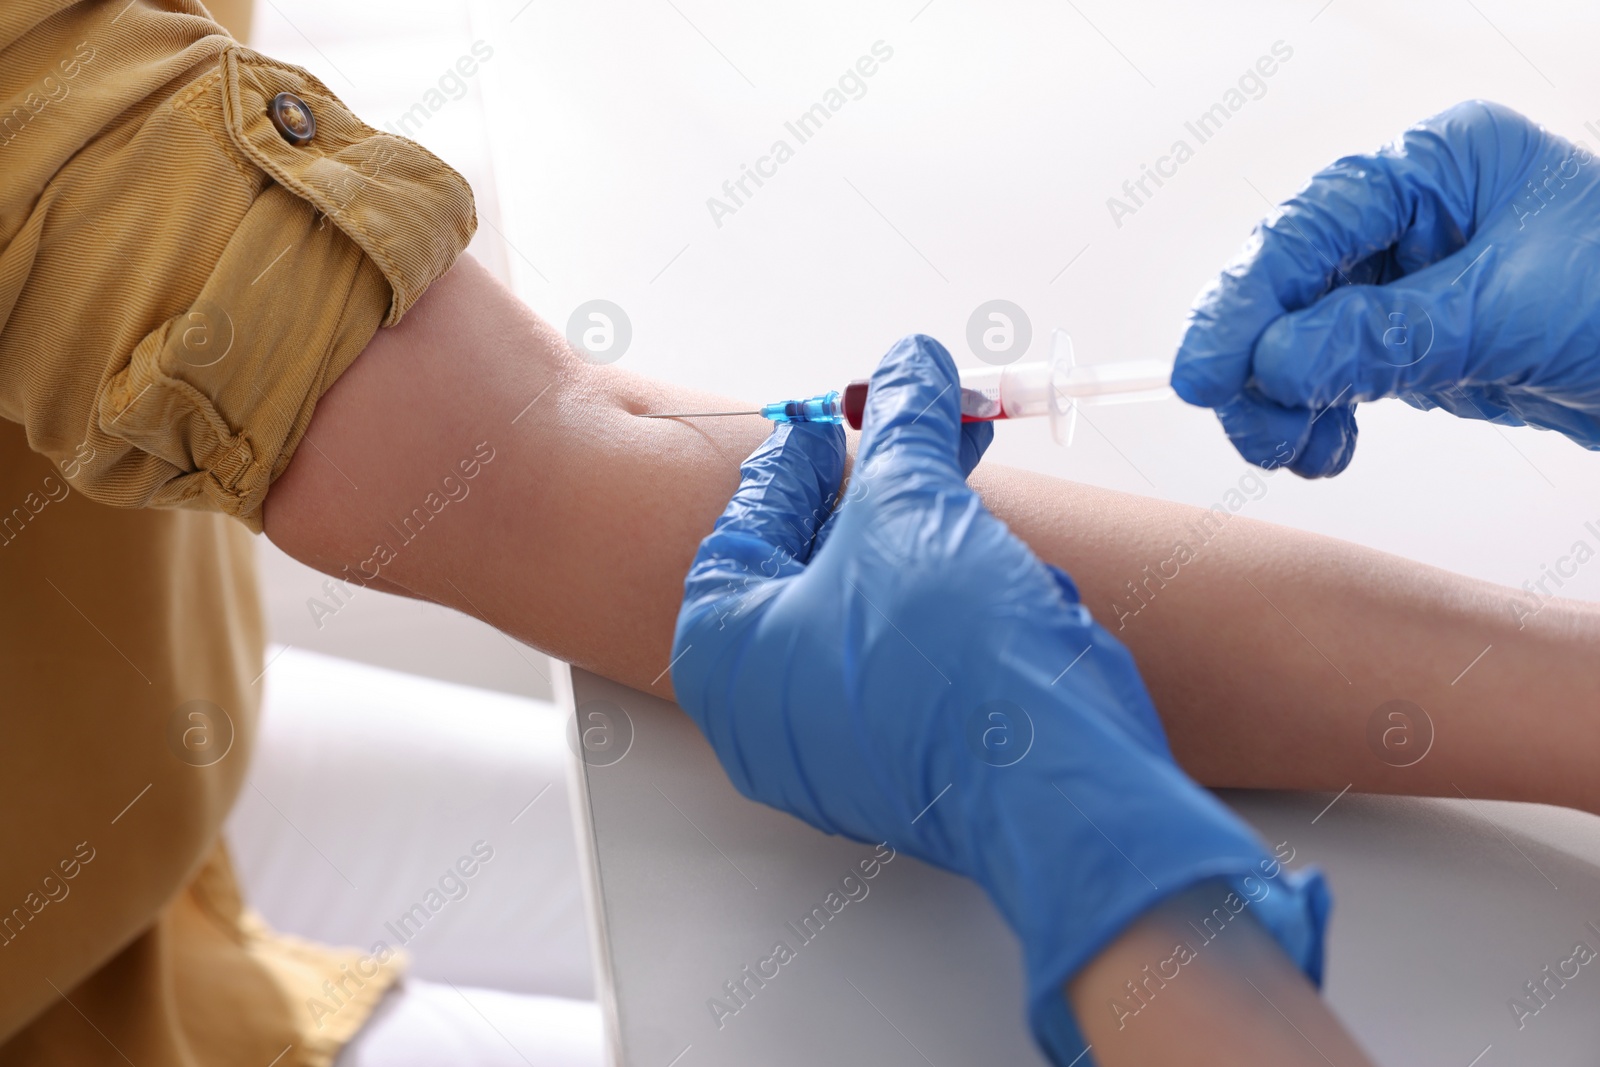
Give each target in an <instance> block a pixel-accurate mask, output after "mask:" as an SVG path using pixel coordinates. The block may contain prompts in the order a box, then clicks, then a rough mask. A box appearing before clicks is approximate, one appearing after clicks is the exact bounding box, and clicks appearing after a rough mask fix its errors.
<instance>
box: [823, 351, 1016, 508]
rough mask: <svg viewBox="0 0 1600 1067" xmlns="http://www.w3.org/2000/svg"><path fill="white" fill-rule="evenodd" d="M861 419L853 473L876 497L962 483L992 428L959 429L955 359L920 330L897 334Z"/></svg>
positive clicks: (876, 378) (874, 374)
mask: <svg viewBox="0 0 1600 1067" xmlns="http://www.w3.org/2000/svg"><path fill="white" fill-rule="evenodd" d="M968 425H973V426H976V425H977V424H968ZM862 426H863V433H862V437H861V449H860V451H859V452H858V453H857V456H856V468H855V472H854V475H853V478H854V479H859V480H860V481H861V482H862V483H863V487H864V489H865V492H866V493H867V494H868V495H869V496H871V497H874V498H881V495H882V493H883V492H891V493H892V492H895V491H898V490H905V489H910V488H919V489H920V488H926V487H928V486H929V485H934V486H956V485H964V484H965V483H966V476H967V472H968V471H969V470H970V469H971V467H972V466H973V465H975V464H976V463H977V461H978V459H979V458H980V457H981V455H982V453H983V450H984V449H985V448H986V447H987V446H988V443H989V440H990V438H991V437H992V435H993V430H992V429H991V430H990V431H989V433H988V434H985V433H984V432H983V430H981V429H976V428H975V429H973V430H964V429H963V424H962V422H961V381H960V377H959V375H958V374H957V372H956V365H955V361H954V360H953V359H951V358H950V353H949V352H947V351H946V350H945V347H944V345H942V344H940V343H939V342H938V341H936V340H934V339H933V338H931V337H927V336H924V335H922V334H915V335H913V336H910V337H905V338H902V339H901V340H899V341H898V342H896V343H895V346H894V347H893V348H891V349H890V350H889V352H888V354H887V355H885V356H884V357H883V360H882V362H880V363H879V364H878V368H877V369H876V370H875V371H873V372H872V385H871V388H870V390H869V391H868V393H867V408H866V413H865V415H864V417H863V420H862ZM852 488H854V487H852Z"/></svg>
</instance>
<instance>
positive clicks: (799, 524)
mask: <svg viewBox="0 0 1600 1067" xmlns="http://www.w3.org/2000/svg"><path fill="white" fill-rule="evenodd" d="M843 476H844V431H843V430H842V429H841V428H840V427H838V426H834V425H829V424H825V423H780V424H778V425H777V426H776V427H775V428H774V429H773V431H772V435H771V436H770V437H768V438H767V440H766V441H765V442H763V443H762V445H761V447H759V448H757V449H756V450H755V452H753V453H751V455H750V458H749V459H747V460H745V461H744V463H743V465H742V466H741V467H740V468H739V488H738V489H737V490H736V491H735V492H734V494H733V499H732V500H730V501H728V506H727V508H726V509H725V510H724V511H723V513H722V517H721V518H719V519H718V520H717V523H716V525H715V526H714V527H713V528H712V531H711V534H710V536H708V537H707V538H706V539H705V540H704V541H702V542H700V550H699V552H698V553H696V555H695V558H694V562H693V563H692V564H691V565H690V568H689V577H688V579H687V581H686V582H685V587H684V594H685V605H686V607H687V606H688V605H689V604H692V603H695V602H697V601H699V600H702V599H704V598H707V597H721V596H724V595H727V594H728V593H734V592H741V591H744V590H746V589H749V588H750V587H752V586H753V585H759V584H761V583H764V582H767V581H771V580H772V579H774V578H781V577H784V576H786V575H789V574H794V573H798V572H799V571H800V570H803V569H804V566H805V564H806V562H807V561H808V560H809V559H810V558H811V553H812V546H813V543H814V540H815V538H816V535H817V531H818V530H819V529H820V528H821V527H822V525H823V523H824V522H826V521H827V519H828V516H829V515H830V514H831V513H832V510H833V502H834V497H835V496H837V494H838V492H839V483H840V481H841V479H842V478H843Z"/></svg>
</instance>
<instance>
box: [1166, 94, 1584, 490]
mask: <svg viewBox="0 0 1600 1067" xmlns="http://www.w3.org/2000/svg"><path fill="white" fill-rule="evenodd" d="M1597 275H1600V164H1597V163H1596V162H1595V160H1594V157H1593V156H1592V155H1591V154H1590V153H1589V152H1587V151H1585V150H1584V149H1582V148H1577V147H1574V146H1573V145H1572V144H1571V143H1570V142H1568V141H1566V140H1564V139H1562V138H1560V137H1557V136H1555V135H1554V134H1551V133H1549V132H1547V131H1546V130H1544V129H1542V128H1540V127H1539V126H1536V125H1534V124H1533V123H1531V122H1529V121H1528V120H1527V119H1525V118H1523V117H1522V116H1521V115H1519V114H1517V113H1516V112H1514V111H1511V110H1509V109H1508V108H1504V107H1501V106H1499V105H1498V104H1488V103H1484V102H1482V101H1471V102H1468V103H1464V104H1458V105H1456V106H1455V107H1453V108H1451V109H1450V110H1448V111H1446V112H1444V113H1443V114H1440V115H1436V116H1434V117H1433V118H1431V119H1428V120H1426V121H1424V122H1422V123H1420V124H1418V125H1416V126H1414V127H1412V128H1411V129H1409V130H1407V131H1406V132H1405V133H1404V134H1402V135H1401V136H1400V138H1399V140H1398V141H1396V142H1395V143H1393V144H1391V145H1389V146H1388V147H1386V148H1383V149H1381V150H1380V151H1378V152H1377V153H1376V154H1373V155H1368V156H1350V157H1347V158H1345V159H1341V160H1339V161H1338V162H1336V163H1334V164H1333V165H1332V166H1330V167H1328V168H1327V169H1326V170H1324V171H1322V172H1321V173H1319V174H1317V175H1316V176H1315V177H1313V178H1312V179H1311V181H1310V182H1309V183H1308V184H1307V185H1306V186H1305V187H1304V188H1303V189H1301V190H1300V191H1299V192H1298V193H1296V194H1295V195H1294V196H1293V197H1292V198H1291V199H1290V200H1289V201H1288V202H1287V203H1286V204H1284V205H1283V213H1282V214H1281V215H1280V216H1279V217H1278V218H1277V219H1275V220H1273V221H1271V222H1268V223H1265V224H1263V225H1261V226H1258V227H1257V228H1256V231H1255V233H1254V234H1253V235H1252V236H1251V239H1250V241H1249V242H1248V243H1247V244H1246V246H1245V249H1244V251H1243V253H1242V254H1241V255H1240V257H1239V258H1238V259H1237V260H1235V261H1234V262H1233V263H1232V264H1231V265H1230V266H1229V267H1228V268H1227V269H1226V270H1225V271H1224V272H1223V273H1222V276H1221V277H1220V278H1218V279H1217V280H1216V281H1215V282H1213V283H1212V284H1211V285H1210V286H1208V287H1207V288H1206V289H1205V290H1204V291H1202V292H1201V294H1200V296H1199V297H1198V298H1197V300H1196V302H1195V305H1194V307H1193V308H1192V309H1191V310H1190V312H1189V325H1188V329H1187V331H1186V332H1185V334H1184V337H1183V343H1182V346H1181V347H1180V348H1179V351H1178V358H1177V366H1176V367H1175V368H1174V370H1173V375H1172V384H1173V386H1174V387H1175V388H1176V389H1177V391H1178V395H1180V396H1182V397H1183V398H1184V399H1185V400H1187V401H1189V402H1190V403H1192V404H1201V405H1204V406H1207V407H1213V408H1215V409H1216V410H1217V415H1218V417H1219V418H1221V420H1222V424H1223V428H1224V429H1225V430H1226V431H1227V433H1228V436H1229V437H1231V438H1232V439H1233V443H1234V444H1235V445H1236V446H1237V447H1238V449H1239V451H1240V452H1241V453H1243V454H1244V456H1245V458H1246V459H1249V460H1251V461H1253V462H1256V463H1259V464H1262V465H1263V466H1278V465H1281V464H1283V463H1284V461H1285V458H1286V457H1291V456H1292V458H1289V459H1288V466H1289V467H1290V469H1292V470H1294V471H1296V472H1298V473H1300V474H1303V475H1306V476H1308V477H1323V476H1326V475H1332V474H1337V473H1339V472H1340V471H1341V470H1343V469H1344V468H1345V466H1346V464H1348V463H1349V462H1350V456H1351V454H1352V452H1353V451H1354V449H1355V443H1356V422H1355V405H1356V404H1357V403H1358V402H1360V401H1363V400H1373V399H1377V398H1378V397H1389V396H1398V397H1400V398H1402V399H1404V400H1406V401H1407V402H1408V403H1410V404H1412V405H1413V406H1415V407H1419V408H1423V409H1429V408H1434V407H1442V408H1444V409H1446V410H1447V411H1451V412H1454V413H1455V414H1457V415H1462V416H1466V417H1468V418H1482V419H1489V420H1491V421H1494V422H1497V423H1500V424H1501V425H1522V424H1524V423H1526V424H1529V425H1533V426H1540V427H1544V428H1545V429H1551V430H1559V431H1561V432H1562V433H1564V434H1566V435H1567V436H1568V437H1570V438H1572V439H1573V440H1574V441H1576V442H1578V443H1579V444H1581V445H1583V446H1584V447H1586V448H1600V300H1596V297H1595V279H1596V277H1597Z"/></svg>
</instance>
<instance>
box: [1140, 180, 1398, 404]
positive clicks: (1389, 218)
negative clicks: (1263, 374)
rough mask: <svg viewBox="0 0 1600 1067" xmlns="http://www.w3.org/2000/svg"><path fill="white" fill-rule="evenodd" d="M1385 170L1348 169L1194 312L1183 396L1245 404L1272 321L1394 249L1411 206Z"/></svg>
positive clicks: (1181, 381) (1176, 374) (1275, 227)
mask: <svg viewBox="0 0 1600 1067" xmlns="http://www.w3.org/2000/svg"><path fill="white" fill-rule="evenodd" d="M1382 165H1383V160H1382V158H1381V157H1380V156H1362V157H1355V158H1354V159H1343V160H1340V161H1339V162H1337V163H1335V164H1334V165H1333V166H1331V167H1329V168H1327V169H1326V170H1323V171H1322V172H1320V173H1319V174H1317V175H1316V176H1315V177H1313V178H1312V179H1311V182H1310V183H1309V184H1308V185H1307V186H1306V187H1305V188H1304V189H1302V190H1301V191H1300V192H1298V193H1296V194H1295V195H1294V196H1293V197H1292V198H1290V199H1289V200H1288V201H1287V202H1286V203H1284V204H1283V205H1282V206H1281V208H1280V213H1279V214H1278V216H1277V217H1276V218H1274V219H1272V220H1270V221H1268V222H1265V223H1263V224H1261V225H1259V226H1258V227H1256V230H1255V232H1254V233H1253V234H1251V237H1250V240H1249V241H1248V242H1247V243H1246V245H1245V248H1244V251H1243V252H1242V253H1240V255H1239V256H1238V257H1237V258H1236V259H1235V260H1234V261H1233V262H1232V263H1231V264H1229V265H1228V267H1227V268H1226V269H1225V270H1224V271H1223V272H1222V274H1221V275H1220V276H1219V277H1218V278H1217V279H1216V280H1215V281H1214V282H1212V283H1211V284H1210V285H1209V286H1208V287H1207V288H1206V289H1205V290H1204V291H1202V292H1201V294H1200V296H1199V297H1198V298H1197V299H1196V301H1195V304H1194V306H1193V307H1192V308H1191V309H1190V311H1189V321H1188V325H1187V327H1186V329H1185V331H1184V335H1183V340H1182V342H1181V343H1180V345H1179V347H1178V355H1177V360H1176V363H1175V365H1174V367H1173V371H1172V386H1173V388H1174V389H1175V390H1177V392H1178V395H1179V396H1181V397H1183V399H1185V400H1187V401H1188V402H1189V403H1191V404H1199V405H1201V406H1204V407H1216V406H1217V405H1219V404H1222V403H1225V402H1227V401H1228V400H1230V399H1232V398H1233V397H1235V396H1237V395H1238V393H1239V391H1240V390H1241V389H1242V388H1243V387H1244V384H1245V382H1246V381H1247V380H1248V379H1249V377H1250V359H1251V353H1252V350H1253V349H1254V347H1255V344H1256V341H1257V339H1258V338H1260V336H1261V334H1262V331H1264V330H1265V329H1266V328H1267V326H1268V325H1269V324H1270V323H1271V322H1272V321H1273V320H1275V319H1277V318H1278V317H1279V316H1281V315H1282V314H1283V313H1284V312H1285V311H1290V310H1294V309H1296V308H1303V307H1305V306H1307V305H1309V304H1311V303H1312V302H1313V301H1315V300H1317V299H1318V298H1319V297H1321V296H1322V295H1323V294H1324V293H1327V292H1328V291H1329V290H1330V289H1332V288H1333V287H1335V286H1337V285H1343V284H1348V279H1349V275H1348V274H1347V273H1346V269H1345V268H1346V267H1350V268H1353V267H1354V266H1355V264H1356V263H1358V262H1361V261H1364V260H1369V259H1370V258H1371V257H1372V256H1373V255H1374V254H1376V253H1378V252H1381V251H1382V250H1384V249H1386V248H1388V247H1389V246H1390V245H1392V244H1394V242H1395V241H1396V240H1397V239H1398V238H1399V237H1400V234H1401V233H1402V231H1403V230H1404V227H1405V225H1406V213H1407V211H1408V204H1407V199H1408V198H1407V197H1406V196H1405V195H1404V191H1403V190H1401V189H1398V188H1396V187H1395V186H1394V185H1393V184H1392V183H1389V182H1384V181H1373V180H1371V178H1370V175H1371V173H1372V172H1373V171H1374V170H1381V168H1382Z"/></svg>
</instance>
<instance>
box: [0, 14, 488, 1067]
mask: <svg viewBox="0 0 1600 1067" xmlns="http://www.w3.org/2000/svg"><path fill="white" fill-rule="evenodd" d="M235 6H237V5H235ZM284 93H287V94H291V95H292V97H293V98H294V99H292V100H289V101H288V107H287V108H286V107H285V106H284V101H285V99H286V98H282V97H280V95H279V94H284ZM275 101H277V103H275ZM307 113H309V116H310V120H311V121H314V123H315V128H314V132H313V133H312V135H311V136H310V138H309V139H308V140H307V139H303V138H300V137H298V136H296V134H297V132H298V133H303V132H305V129H306V128H308V127H307V124H305V123H304V122H302V121H301V120H303V119H304V118H305V115H306V114H307ZM274 115H276V117H277V121H276V122H275V121H274ZM285 120H287V122H286V121H285ZM297 123H298V125H297ZM475 224H476V218H475V216H474V213H473V203H472V194H471V191H470V190H469V189H468V187H467V185H466V183H465V182H464V181H463V180H462V179H461V177H460V176H459V175H458V174H456V173H455V172H454V171H452V170H451V169H450V168H449V167H448V166H446V165H445V164H444V163H442V162H441V161H440V160H438V159H437V158H435V157H434V156H432V155H430V154H429V153H428V152H426V151H425V150H423V149H422V148H420V147H419V146H417V145H415V144H413V143H411V142H409V141H406V140H405V139H403V138H400V137H397V136H394V135H391V134H388V133H383V132H379V131H377V130H374V129H372V128H371V127H369V126H367V125H365V124H363V123H362V122H361V121H360V120H359V119H358V118H356V116H354V115H353V114H351V113H350V111H349V110H348V109H346V108H345V107H344V105H343V104H342V103H340V101H339V100H338V98H337V97H335V96H334V95H333V94H332V93H331V92H329V90H328V89H327V87H326V86H324V85H323V84H322V83H321V82H320V81H318V80H317V79H316V78H314V77H313V76H312V75H310V74H309V73H307V72H306V71H304V70H301V69H299V68H297V67H293V66H289V65H286V64H282V63H278V62H276V61H274V60H272V59H270V58H268V57H266V56H263V55H259V54H257V53H255V52H253V51H251V50H250V49H249V48H246V47H244V46H243V45H242V44H240V43H239V41H237V40H236V39H235V38H233V37H231V36H229V34H228V33H227V32H226V31H225V30H224V29H223V28H222V26H221V25H219V24H218V23H217V22H215V21H213V20H212V19H211V17H210V16H209V15H208V14H207V12H206V11H205V9H204V8H202V7H201V6H200V4H198V3H195V2H193V0H108V2H103V3H102V2H82V3H70V2H67V0H4V2H3V3H0V724H3V728H4V734H3V735H0V811H3V812H5V813H6V814H5V818H4V820H3V821H4V830H3V831H0V833H3V835H4V837H3V842H4V848H3V855H4V861H3V863H0V1067H10V1065H20V1064H28V1065H33V1064H41V1065H42V1064H63V1063H70V1064H79V1063H84V1064H87V1063H123V1062H131V1063H133V1064H136V1065H138V1067H168V1065H173V1067H179V1065H181V1067H199V1065H201V1064H206V1065H223V1067H233V1065H239V1067H266V1065H267V1064H269V1063H274V1064H275V1065H277V1067H292V1065H306V1067H322V1065H325V1064H327V1063H329V1062H330V1060H331V1059H332V1057H333V1056H334V1055H335V1053H336V1052H337V1051H338V1049H339V1047H340V1046H341V1045H342V1044H343V1042H344V1041H346V1040H348V1038H349V1037H350V1035H351V1034H352V1033H354V1031H355V1030H356V1029H357V1028H358V1027H359V1026H360V1024H361V1023H362V1022H363V1021H365V1019H366V1017H367V1014H368V1013H369V1011H370V1009H371V1006H372V1004H373V1003H375V1002H376V1000H377V998H378V997H379V996H380V995H381V994H382V992H383V990H384V989H385V988H386V987H387V986H388V984H389V983H390V982H392V980H393V977H394V975H395V967H396V963H397V961H394V960H389V961H386V962H384V963H383V964H382V966H381V967H380V968H379V970H378V973H376V974H373V975H372V976H371V977H369V978H364V979H363V980H362V981H361V982H359V983H356V982H352V980H351V979H350V978H349V977H348V975H349V971H350V969H351V968H352V967H354V966H356V965H357V964H360V965H362V966H363V967H364V968H365V969H368V970H370V969H372V967H373V964H372V963H371V962H370V961H369V960H368V958H367V957H366V955H365V953H364V952H363V951H362V950H361V949H359V948H355V949H350V950H343V951H339V950H332V949H325V948H322V947H320V946H315V945H311V944H308V943H305V942H301V941H297V940H295V939H292V938H286V937H281V936H278V935H275V934H273V933H271V932H270V931H268V930H266V929H265V928H264V927H263V926H262V925H261V924H260V923H259V922H258V921H257V920H255V919H253V917H252V916H251V914H250V913H249V912H248V910H247V909H246V908H245V907H244V906H243V904H242V902H241V901H240V900H239V896H238V892H237V889H236V887H235V885H234V880H233V877H232V873H231V871H230V869H229V867H228V864H227V858H226V856H225V854H224V853H223V852H222V850H221V848H220V846H219V836H218V834H219V829H220V826H221V823H222V820H223V818H224V817H225V816H226V814H227V812H228V809H229V808H230V807H231V805H232V803H233V801H234V798H235V797H236V795H237V794H238V791H239V789H240V788H241V785H242V783H243V780H244V774H245V769H246V766H247V763H248V760H249V757H250V751H251V746H252V740H253V737H254V733H255V720H256V714H257V706H258V701H259V693H260V685H259V681H258V680H259V677H260V673H261V669H262V666H263V664H262V655H261V649H262V638H263V631H262V620H261V611H260V605H259V601H258V598H257V595H256V588H255V576H254V570H253V567H252V563H251V558H250V541H251V537H250V531H256V532H259V531H260V528H261V518H260V516H261V506H262V501H263V499H264V498H265V496H266V494H267V492H268V490H269V487H270V486H271V484H272V481H273V479H274V478H275V477H276V476H277V475H279V474H280V473H282V471H283V469H284V468H285V466H287V464H288V462H289V460H290V459H291V457H292V456H293V454H294V449H295V446H296V445H297V444H298V443H299V441H300V439H301V437H302V435H303V434H304V432H305V429H306V426H307V424H308V423H309V421H310V419H311V415H312V411H313V410H314V408H315V405H316V402H317V400H318V399H319V398H320V397H321V396H322V394H323V393H324V392H325V391H326V390H327V388H328V386H329V385H330V384H331V383H332V382H333V381H334V380H335V379H336V378H337V377H338V375H339V374H340V373H341V372H343V371H344V369H345V368H347V367H348V366H349V365H350V363H351V362H352V361H353V360H354V359H355V357H356V356H357V355H358V354H359V353H360V352H361V350H362V349H363V348H364V347H365V346H366V344H367V342H368V341H369V340H370V338H371V337H372V335H373V333H374V332H375V331H376V330H377V329H378V328H379V327H380V326H381V325H388V324H392V323H394V322H396V321H398V320H399V319H400V317H401V316H402V315H403V314H404V313H405V311H406V309H407V308H409V307H410V306H411V304H412V303H413V302H414V301H415V300H416V299H417V297H418V296H419V295H420V294H421V293H422V292H423V291H424V290H425V289H426V288H427V286H428V285H429V284H430V283H431V282H432V281H433V280H434V279H435V278H437V277H438V276H439V275H440V274H442V273H443V272H444V271H445V270H446V269H447V268H448V267H449V266H450V264H451V263H452V262H453V261H454V260H455V258H456V256H457V255H459V253H460V252H461V250H462V249H463V248H464V247H465V246H466V243H467V241H468V239H469V238H470V237H471V234H472V232H473V229H474V226H475ZM224 741H225V742H226V743H225V744H224ZM326 981H333V982H334V983H335V985H336V987H337V988H338V989H339V990H341V995H340V997H339V1001H340V1003H341V1009H340V1010H339V1011H338V1012H335V1013H332V1014H331V1015H330V1014H328V1013H327V1012H326V1011H325V1010H324V1011H318V1010H316V1008H315V1007H314V1005H316V1004H326V1002H327V999H328V994H327V993H326V991H325V990H326V987H325V986H324V985H323V983H324V982H326Z"/></svg>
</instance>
